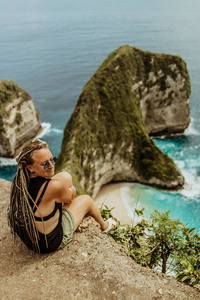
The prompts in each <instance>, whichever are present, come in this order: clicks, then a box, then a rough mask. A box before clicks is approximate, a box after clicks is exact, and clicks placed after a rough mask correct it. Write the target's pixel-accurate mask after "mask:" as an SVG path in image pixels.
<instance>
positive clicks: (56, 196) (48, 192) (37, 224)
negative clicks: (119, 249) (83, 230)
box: [8, 139, 117, 253]
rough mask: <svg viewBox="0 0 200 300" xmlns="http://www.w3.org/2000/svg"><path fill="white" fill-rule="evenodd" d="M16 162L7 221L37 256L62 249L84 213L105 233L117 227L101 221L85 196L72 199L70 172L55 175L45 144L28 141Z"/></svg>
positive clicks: (114, 224)
mask: <svg viewBox="0 0 200 300" xmlns="http://www.w3.org/2000/svg"><path fill="white" fill-rule="evenodd" d="M17 162H18V168H17V173H16V175H15V177H14V180H13V183H12V187H11V197H10V206H9V210H8V219H9V223H10V226H11V230H12V232H13V233H16V234H17V235H18V236H19V237H20V238H21V240H22V241H23V242H24V243H25V244H26V245H27V246H28V247H29V248H30V249H32V250H34V251H35V252H39V253H50V252H53V251H55V250H58V249H62V248H63V247H64V246H65V245H67V244H68V243H69V242H70V241H71V240H72V237H73V232H74V231H75V230H76V228H77V227H78V225H79V224H80V222H81V221H82V219H83V218H84V216H85V215H86V214H88V215H91V216H92V217H93V218H94V219H95V220H96V221H97V222H98V223H99V224H100V226H101V229H102V230H103V231H104V232H105V233H108V232H110V231H111V230H113V229H114V228H115V227H116V223H117V220H116V219H115V218H110V219H109V220H107V221H104V220H103V219H102V217H101V214H100V212H99V210H98V208H97V207H96V205H95V204H94V202H93V200H92V199H91V198H90V197H89V196H88V195H82V196H79V197H76V198H74V197H75V194H76V189H75V187H74V186H73V185H72V177H71V175H70V174H69V173H67V172H61V173H58V174H56V175H54V166H55V158H54V157H53V156H52V154H51V152H50V150H49V146H48V145H47V144H46V143H45V142H43V141H41V140H39V139H35V140H33V141H32V142H30V143H29V144H28V145H26V146H25V147H24V148H23V150H22V152H21V153H20V155H19V156H18V157H17ZM50 178H51V179H50ZM73 198H74V199H73ZM72 199H73V200H72Z"/></svg>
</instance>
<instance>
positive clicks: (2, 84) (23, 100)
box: [0, 79, 41, 157]
mask: <svg viewBox="0 0 200 300" xmlns="http://www.w3.org/2000/svg"><path fill="white" fill-rule="evenodd" d="M40 128H41V123H40V117H39V112H38V111H37V110H36V109H35V107H34V104H33V99H32V98H31V96H30V95H29V94H28V93H27V92H26V91H25V90H23V89H21V88H20V87H19V86H18V85H17V84H16V83H14V82H13V81H11V80H6V79H4V80H0V156H4V157H13V156H14V154H15V151H16V150H17V149H18V148H19V147H21V146H22V145H23V144H24V143H25V142H27V141H28V140H30V139H31V138H33V137H34V136H35V135H36V134H37V133H38V131H39V130H40Z"/></svg>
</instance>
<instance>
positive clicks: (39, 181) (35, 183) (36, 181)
mask: <svg viewBox="0 0 200 300" xmlns="http://www.w3.org/2000/svg"><path fill="white" fill-rule="evenodd" d="M45 181H46V183H45V186H44V188H43V190H42V192H41V195H40V197H39V198H38V200H37V202H36V203H35V205H34V204H33V202H32V201H31V200H30V199H29V203H30V205H31V207H32V209H33V212H34V213H35V212H36V210H37V207H38V206H39V205H40V203H41V201H42V197H43V196H44V193H45V191H46V189H47V186H48V184H49V182H50V179H46V178H43V177H34V178H31V179H30V184H29V188H28V190H29V194H30V195H31V197H32V198H33V200H35V199H36V198H37V195H38V191H39V190H40V188H41V186H42V185H43V183H44V182H45ZM61 206H62V204H61V203H55V207H54V210H53V211H52V212H51V213H50V214H49V215H48V216H45V217H43V218H40V217H36V216H35V220H36V221H40V222H42V221H48V220H49V219H51V218H52V217H53V216H54V215H55V213H56V212H57V210H58V209H59V208H60V207H61Z"/></svg>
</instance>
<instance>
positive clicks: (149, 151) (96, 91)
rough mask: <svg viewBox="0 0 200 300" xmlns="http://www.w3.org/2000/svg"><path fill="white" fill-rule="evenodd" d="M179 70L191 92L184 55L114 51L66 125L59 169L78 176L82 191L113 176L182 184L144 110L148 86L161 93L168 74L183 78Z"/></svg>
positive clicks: (97, 186) (184, 87)
mask: <svg viewBox="0 0 200 300" xmlns="http://www.w3.org/2000/svg"><path fill="white" fill-rule="evenodd" d="M172 66H173V67H172ZM161 73H162V74H163V76H161ZM179 74H181V78H183V82H181V86H182V88H181V91H183V90H184V93H187V95H189V93H190V83H189V76H188V72H187V69H186V66H185V63H184V62H183V60H182V59H181V58H179V57H177V56H171V55H164V54H162V55H160V54H153V53H149V52H143V51H141V50H139V49H136V48H133V47H130V46H122V47H120V48H119V49H117V50H116V51H114V52H112V53H111V54H110V55H109V56H108V58H107V59H106V60H105V61H104V62H103V63H102V65H101V66H100V67H99V69H98V70H97V71H96V73H95V74H94V75H93V76H92V78H91V79H90V80H89V81H88V83H87V84H86V85H85V86H84V88H83V91H82V93H81V95H80V97H79V99H78V103H77V105H76V107H75V109H74V112H73V114H72V115H71V118H70V120H69V121H68V123H67V125H66V127H65V130H64V137H63V142H62V149H61V153H60V155H59V157H58V162H57V171H60V170H68V171H69V172H71V174H72V176H73V179H74V180H75V181H76V182H77V183H78V182H79V186H78V192H82V191H87V193H90V194H91V195H92V196H95V195H96V194H97V193H98V191H99V189H100V188H101V186H102V185H104V184H106V183H108V182H114V181H135V182H140V183H144V184H150V185H155V186H158V187H162V188H177V187H180V186H182V185H183V183H184V179H183V176H182V175H181V174H180V171H179V170H178V169H177V167H176V165H175V164H174V162H173V160H172V159H171V158H170V157H168V156H167V155H166V154H164V153H163V152H162V151H160V150H159V149H158V147H156V145H155V144H154V142H153V140H152V139H151V138H150V136H149V132H148V130H147V128H146V124H145V118H144V116H143V114H142V111H144V110H145V108H144V107H145V103H144V102H145V101H144V96H145V97H146V96H147V95H148V91H150V92H151V89H152V88H153V87H154V86H156V89H159V92H160V95H161V96H162V95H163V94H162V92H163V93H164V92H165V91H166V88H167V86H166V85H167V82H168V84H169V83H170V80H169V78H172V79H173V82H176V80H177V77H178V80H179V81H180V76H179ZM171 82H172V81H171ZM172 86H173V84H172ZM172 86H171V87H170V89H172ZM176 92H177V93H178V90H177V91H176ZM171 95H172V93H171ZM168 100H169V99H168ZM168 100H167V101H168ZM142 101H143V102H142ZM151 101H152V102H153V101H154V100H153V99H151ZM160 101H161V102H162V99H161V100H160ZM171 101H173V98H172V99H171ZM164 102H165V103H166V101H164ZM187 106H188V104H187ZM178 109H179V107H177V110H178ZM161 131H163V130H161Z"/></svg>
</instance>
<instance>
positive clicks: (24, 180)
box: [8, 139, 49, 252]
mask: <svg viewBox="0 0 200 300" xmlns="http://www.w3.org/2000/svg"><path fill="white" fill-rule="evenodd" d="M43 148H47V149H48V148H49V146H48V145H47V144H46V143H45V142H43V141H41V140H39V139H35V140H33V141H31V142H30V143H28V144H27V145H26V146H25V147H24V148H23V149H22V151H21V153H20V154H19V155H18V157H17V158H16V161H17V162H18V167H17V173H16V174H15V177H14V179H13V182H12V186H11V193H10V205H9V209H8V221H9V225H10V227H11V232H12V233H14V234H16V233H17V234H18V235H19V236H20V235H23V236H27V234H28V237H29V239H28V240H29V241H28V240H27V243H29V246H30V247H31V248H33V250H35V251H37V252H40V249H39V243H38V239H39V235H38V231H37V229H36V227H35V219H34V213H33V210H32V208H31V206H30V203H29V199H31V201H33V199H32V197H31V196H30V194H29V192H28V186H29V182H30V177H29V171H28V169H27V168H26V166H27V165H30V164H32V163H33V160H32V152H33V151H35V150H39V149H43ZM30 243H32V245H30Z"/></svg>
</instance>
